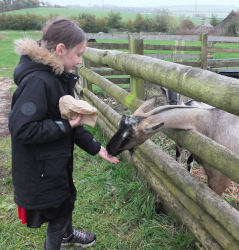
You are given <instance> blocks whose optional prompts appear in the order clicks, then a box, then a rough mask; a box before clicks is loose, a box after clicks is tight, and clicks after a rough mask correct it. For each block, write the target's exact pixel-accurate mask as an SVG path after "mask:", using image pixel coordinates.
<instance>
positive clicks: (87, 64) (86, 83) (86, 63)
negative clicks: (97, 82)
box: [83, 58, 92, 92]
mask: <svg viewBox="0 0 239 250" xmlns="http://www.w3.org/2000/svg"><path fill="white" fill-rule="evenodd" d="M83 66H84V67H86V68H88V69H90V60H89V59H87V58H84V59H83ZM83 88H87V89H89V90H90V91H91V92H92V83H90V82H89V81H87V80H86V79H85V78H83Z"/></svg>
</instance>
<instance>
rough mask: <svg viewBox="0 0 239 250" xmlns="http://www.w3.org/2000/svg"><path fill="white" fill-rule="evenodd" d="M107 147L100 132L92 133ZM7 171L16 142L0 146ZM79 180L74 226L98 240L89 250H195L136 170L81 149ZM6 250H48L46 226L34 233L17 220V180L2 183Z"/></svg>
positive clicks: (0, 236)
mask: <svg viewBox="0 0 239 250" xmlns="http://www.w3.org/2000/svg"><path fill="white" fill-rule="evenodd" d="M90 130H91V131H92V133H93V134H94V135H95V138H96V139H97V140H100V141H101V142H102V143H103V145H104V146H105V145H106V143H107V138H104V137H103V136H102V134H103V133H102V131H101V130H100V128H99V127H96V128H94V129H90ZM0 151H1V155H2V157H1V159H0V163H1V166H3V167H4V169H5V170H6V171H9V170H10V162H11V147H10V137H8V138H6V139H3V140H1V141H0ZM74 157H75V162H74V163H75V169H74V179H75V181H76V182H75V185H76V188H77V190H78V195H77V201H76V205H75V210H74V215H73V218H74V226H75V227H76V228H79V229H81V230H90V231H93V232H95V233H96V234H97V243H96V244H95V245H94V246H92V247H90V248H89V249H194V237H193V236H192V235H191V234H190V233H189V232H188V231H187V230H186V229H185V228H184V227H182V226H181V225H179V224H177V222H176V221H175V219H174V218H173V217H172V216H170V215H165V214H161V213H158V211H156V209H155V197H154V195H153V194H152V192H151V190H150V188H149V187H148V185H147V183H146V182H145V181H144V180H141V179H140V178H139V177H138V175H137V172H136V170H135V169H134V167H133V166H131V165H129V164H127V163H124V162H122V160H120V163H119V164H118V165H114V164H111V163H108V162H105V161H104V160H102V159H101V158H99V157H98V156H94V157H93V156H90V155H89V154H87V153H86V152H84V151H82V150H80V149H76V150H75V153H74ZM0 192H1V194H2V195H1V199H0V249H6V250H12V249H39V250H40V249H42V246H43V240H44V237H45V231H46V225H45V224H44V225H43V226H42V227H41V228H40V229H28V228H27V227H26V226H25V225H24V226H23V225H21V224H20V221H19V220H18V219H17V209H16V205H15V204H14V201H13V194H12V193H13V190H12V180H11V177H10V176H9V175H7V176H6V178H4V179H3V180H2V183H1V187H0Z"/></svg>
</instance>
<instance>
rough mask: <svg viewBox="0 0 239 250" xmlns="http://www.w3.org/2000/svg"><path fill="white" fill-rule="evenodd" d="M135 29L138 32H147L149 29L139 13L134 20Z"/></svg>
mask: <svg viewBox="0 0 239 250" xmlns="http://www.w3.org/2000/svg"><path fill="white" fill-rule="evenodd" d="M134 29H135V31H136V32H146V31H149V29H148V22H147V20H146V19H144V18H143V17H142V16H141V15H140V14H139V13H137V15H136V17H135V20H134Z"/></svg>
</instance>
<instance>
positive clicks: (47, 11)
mask: <svg viewBox="0 0 239 250" xmlns="http://www.w3.org/2000/svg"><path fill="white" fill-rule="evenodd" d="M115 12H117V11H115ZM26 13H30V14H36V15H42V16H50V15H56V14H57V15H60V16H63V17H72V16H78V15H79V14H82V13H87V14H92V15H95V16H96V17H97V18H103V17H107V16H108V14H109V13H110V11H103V10H85V9H83V10H81V9H67V8H30V9H22V10H16V11H9V12H6V13H5V14H26ZM120 14H121V16H122V20H123V21H127V20H128V19H132V20H135V17H136V15H137V13H135V12H132V13H130V12H120ZM140 14H141V16H142V17H143V18H146V17H148V18H152V17H153V16H154V13H140ZM174 18H175V19H176V20H177V22H178V25H179V24H180V22H181V21H182V20H183V19H182V17H177V16H175V17H174ZM185 19H188V18H185ZM190 20H191V21H192V22H193V23H194V24H195V25H199V24H200V23H201V21H202V20H199V19H196V18H190Z"/></svg>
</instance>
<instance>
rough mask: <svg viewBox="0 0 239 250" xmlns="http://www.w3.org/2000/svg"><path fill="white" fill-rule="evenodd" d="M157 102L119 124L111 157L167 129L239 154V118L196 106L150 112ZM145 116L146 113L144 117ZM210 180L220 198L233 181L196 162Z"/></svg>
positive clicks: (149, 102) (111, 144)
mask: <svg viewBox="0 0 239 250" xmlns="http://www.w3.org/2000/svg"><path fill="white" fill-rule="evenodd" d="M155 101H156V98H155V97H153V98H151V99H149V100H147V101H145V102H144V103H143V104H142V105H141V106H140V107H139V108H138V109H137V110H136V111H135V112H134V114H133V115H131V116H123V117H122V118H121V119H120V120H119V129H118V131H117V132H116V133H115V134H114V136H113V137H112V138H111V140H110V141H109V143H108V144H107V147H106V149H107V152H108V154H109V155H118V154H120V153H121V152H122V151H124V150H130V149H131V150H132V149H133V148H135V147H136V146H138V145H140V144H142V143H144V142H145V141H146V140H147V139H149V138H150V137H151V136H152V135H154V134H155V133H157V132H158V131H160V130H163V129H167V128H174V129H184V130H190V129H191V130H196V131H198V132H199V133H202V134H203V135H205V136H207V137H209V138H211V139H212V140H214V141H216V142H218V143H219V144H221V145H223V146H225V147H226V148H228V149H229V150H231V151H233V152H234V153H237V154H239V144H238V140H239V132H238V131H239V117H238V116H236V115H233V114H230V113H227V112H225V111H222V110H220V109H217V108H211V109H203V108H198V107H193V106H182V105H165V106H160V107H157V108H155V109H153V110H151V111H149V112H146V111H147V110H149V108H152V107H153V105H154V103H155ZM145 112H146V113H145ZM196 160H197V162H199V163H201V164H202V166H203V167H204V170H205V172H206V174H207V176H208V185H209V187H210V188H211V189H212V190H214V191H215V192H216V193H217V194H218V195H220V196H221V195H222V193H223V192H224V190H225V189H226V188H227V187H228V186H229V185H230V183H231V180H230V179H229V178H228V177H227V176H225V175H224V174H222V173H221V172H219V171H218V170H216V169H215V168H213V167H212V166H210V165H209V164H208V163H206V162H205V161H203V160H201V159H199V158H196Z"/></svg>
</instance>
